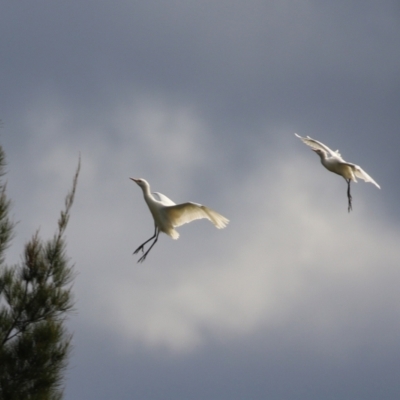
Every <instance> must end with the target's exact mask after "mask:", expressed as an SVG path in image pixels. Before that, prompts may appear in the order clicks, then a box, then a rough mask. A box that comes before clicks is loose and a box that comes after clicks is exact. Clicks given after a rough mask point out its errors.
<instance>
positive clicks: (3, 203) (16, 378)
mask: <svg viewBox="0 0 400 400" xmlns="http://www.w3.org/2000/svg"><path fill="white" fill-rule="evenodd" d="M79 170H80V158H79V163H78V167H77V170H76V173H75V176H74V179H73V184H72V189H71V191H70V192H69V193H68V195H67V197H66V199H65V208H64V210H63V211H61V215H60V218H59V220H58V229H57V231H56V233H55V235H54V237H53V238H52V239H51V240H47V241H43V240H42V239H40V237H39V233H38V232H36V233H35V234H34V235H33V237H32V239H31V240H30V241H29V242H28V243H27V244H26V245H25V249H24V253H23V256H22V261H21V262H20V263H19V264H17V265H13V266H7V265H6V264H5V251H6V249H7V247H8V245H9V244H10V242H11V240H12V237H13V231H14V223H13V222H12V221H11V219H10V217H9V210H10V200H9V199H8V198H7V196H6V184H5V182H4V179H3V178H4V173H5V154H4V151H3V149H2V147H1V146H0V399H7V400H8V399H26V400H33V399H40V400H42V399H51V400H53V399H61V398H62V395H63V372H64V371H65V368H66V366H67V359H68V354H69V350H70V347H71V337H72V335H71V334H69V333H68V332H67V330H66V328H65V319H66V317H67V315H68V313H69V312H70V311H71V310H72V307H73V299H72V293H71V287H72V280H73V266H72V265H71V264H70V261H69V258H68V257H67V255H66V243H65V238H64V233H65V229H66V228H67V224H68V219H69V215H70V209H71V206H72V203H73V201H74V196H75V190H76V186H77V182H78V175H79Z"/></svg>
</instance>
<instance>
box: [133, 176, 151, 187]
mask: <svg viewBox="0 0 400 400" xmlns="http://www.w3.org/2000/svg"><path fill="white" fill-rule="evenodd" d="M129 179H131V180H132V181H133V182H135V183H137V184H138V185H139V186H140V187H141V188H142V189H143V188H145V187H146V186H149V184H148V182H147V181H146V180H145V179H141V178H137V179H135V178H129Z"/></svg>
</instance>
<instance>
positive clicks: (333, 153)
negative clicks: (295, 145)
mask: <svg viewBox="0 0 400 400" xmlns="http://www.w3.org/2000/svg"><path fill="white" fill-rule="evenodd" d="M295 136H296V137H298V138H299V139H300V140H302V141H303V143H305V144H306V145H307V146H310V147H311V148H312V149H314V150H322V151H325V152H326V153H328V154H329V155H330V156H331V157H335V158H339V159H340V160H343V159H342V156H341V155H340V153H339V150H336V151H333V150H331V149H330V148H329V147H328V146H325V145H324V144H323V143H321V142H319V141H318V140H315V139H312V138H310V136H307V137H302V136H300V135H298V134H297V133H295Z"/></svg>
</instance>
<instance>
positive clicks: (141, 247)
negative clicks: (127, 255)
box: [132, 245, 144, 254]
mask: <svg viewBox="0 0 400 400" xmlns="http://www.w3.org/2000/svg"><path fill="white" fill-rule="evenodd" d="M140 250H142V253H144V246H143V245H140V246H139V247H138V248H137V249H136V250H135V251H134V252H133V253H132V254H137V253H138V252H139V251H140Z"/></svg>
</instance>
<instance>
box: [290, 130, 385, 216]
mask: <svg viewBox="0 0 400 400" xmlns="http://www.w3.org/2000/svg"><path fill="white" fill-rule="evenodd" d="M295 135H296V136H297V137H298V138H299V139H301V140H302V141H303V142H304V143H305V144H306V145H307V146H310V147H311V150H313V151H315V152H316V153H317V154H318V155H319V157H320V159H321V164H322V165H323V166H324V167H325V168H326V169H327V170H328V171H331V172H334V173H335V174H338V175H341V176H343V178H344V179H345V181H346V182H347V198H348V211H349V212H350V210H351V209H352V197H351V194H350V182H351V181H354V182H357V179H356V178H360V179H363V180H364V181H365V182H371V183H373V184H374V185H375V186H376V187H377V188H378V189H380V188H381V187H380V186H379V185H378V184H377V183H376V182H375V181H374V180H373V179H372V178H371V177H370V176H369V175H368V174H367V173H366V172H365V171H364V170H363V169H362V168H361V167H360V166H358V165H356V164H352V163H349V162H346V161H344V160H343V158H342V156H341V155H340V153H339V150H336V151H332V150H331V149H330V148H329V147H328V146H325V145H324V144H323V143H321V142H319V141H318V140H315V139H311V138H310V137H309V136H307V137H301V136H299V135H298V134H297V133H295Z"/></svg>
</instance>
